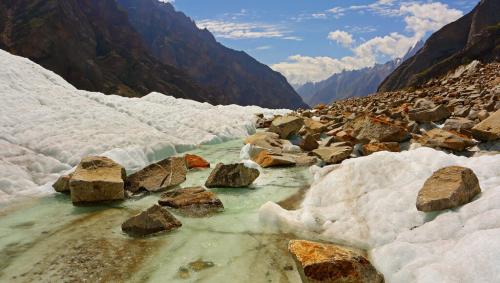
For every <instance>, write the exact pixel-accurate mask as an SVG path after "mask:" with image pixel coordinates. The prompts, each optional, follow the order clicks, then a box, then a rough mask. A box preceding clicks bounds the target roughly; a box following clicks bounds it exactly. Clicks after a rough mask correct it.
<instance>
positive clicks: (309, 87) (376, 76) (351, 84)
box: [297, 41, 423, 106]
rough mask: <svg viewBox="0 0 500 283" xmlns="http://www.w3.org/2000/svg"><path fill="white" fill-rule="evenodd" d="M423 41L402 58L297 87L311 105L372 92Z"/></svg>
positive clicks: (417, 48)
mask: <svg viewBox="0 0 500 283" xmlns="http://www.w3.org/2000/svg"><path fill="white" fill-rule="evenodd" d="M422 46H423V42H422V41H419V42H417V43H416V44H415V45H414V46H413V47H412V48H410V49H409V50H408V52H407V53H406V55H405V56H404V57H403V58H402V59H395V60H392V61H389V62H387V63H385V64H376V65H375V66H373V67H369V68H363V69H359V70H354V71H343V72H341V73H338V74H335V75H333V76H331V77H330V78H328V79H326V80H324V81H321V82H318V83H307V84H305V85H303V86H301V87H300V88H298V89H297V92H298V93H299V94H300V95H301V96H302V98H303V99H304V101H305V102H306V103H308V104H309V105H311V106H313V105H316V104H319V103H326V104H328V103H330V102H332V101H335V100H340V99H345V98H349V97H356V96H366V95H368V94H370V93H374V92H375V91H376V90H377V87H378V86H379V85H380V83H381V82H382V81H383V80H384V79H385V78H386V77H387V76H388V75H389V74H390V73H391V72H392V71H394V70H395V69H396V67H397V66H398V65H399V64H400V63H401V62H402V61H403V60H406V59H408V58H409V57H411V56H413V55H414V54H415V53H416V52H417V51H418V50H419V49H420V48H421V47H422Z"/></svg>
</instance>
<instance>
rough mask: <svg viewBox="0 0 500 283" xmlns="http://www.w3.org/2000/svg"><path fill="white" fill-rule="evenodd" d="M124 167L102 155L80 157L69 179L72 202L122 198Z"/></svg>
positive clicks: (123, 194) (123, 192)
mask: <svg viewBox="0 0 500 283" xmlns="http://www.w3.org/2000/svg"><path fill="white" fill-rule="evenodd" d="M125 176H126V173H125V168H123V167H122V166H121V165H120V164H118V163H116V162H114V161H113V160H111V159H109V158H107V157H102V156H89V157H85V158H83V159H82V161H81V162H80V164H79V165H78V166H77V167H76V169H75V172H73V175H72V176H71V179H70V180H69V188H70V191H71V201H72V202H73V203H74V204H79V203H94V202H101V201H114V200H123V199H124V198H125V191H124V181H123V180H124V178H125Z"/></svg>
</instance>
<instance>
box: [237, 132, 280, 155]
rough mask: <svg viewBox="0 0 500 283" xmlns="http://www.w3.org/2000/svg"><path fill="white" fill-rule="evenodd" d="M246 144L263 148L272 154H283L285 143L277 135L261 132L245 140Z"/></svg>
mask: <svg viewBox="0 0 500 283" xmlns="http://www.w3.org/2000/svg"><path fill="white" fill-rule="evenodd" d="M244 142H245V144H251V145H255V146H258V147H261V148H265V149H268V150H271V151H272V152H277V153H279V152H281V149H282V148H283V142H282V141H281V140H280V136H279V135H278V134H276V133H270V132H260V133H256V134H254V135H251V136H248V137H247V138H245V141H244Z"/></svg>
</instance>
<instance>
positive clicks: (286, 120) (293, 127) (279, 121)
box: [269, 115, 304, 139]
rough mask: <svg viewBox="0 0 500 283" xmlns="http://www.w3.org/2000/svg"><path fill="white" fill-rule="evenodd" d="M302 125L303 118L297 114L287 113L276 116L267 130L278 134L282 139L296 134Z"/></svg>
mask: <svg viewBox="0 0 500 283" xmlns="http://www.w3.org/2000/svg"><path fill="white" fill-rule="evenodd" d="M303 125H304V119H302V118H300V117H297V116H291V115H287V116H283V117H277V118H276V119H274V120H273V122H272V123H271V127H269V132H272V133H276V134H278V135H279V136H280V138H282V139H287V138H288V137H290V136H292V135H295V134H297V133H298V132H299V131H300V128H302V126H303Z"/></svg>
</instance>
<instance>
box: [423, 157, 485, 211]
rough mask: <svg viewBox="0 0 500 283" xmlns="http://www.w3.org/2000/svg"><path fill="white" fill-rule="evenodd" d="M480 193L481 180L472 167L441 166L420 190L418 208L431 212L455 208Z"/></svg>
mask: <svg viewBox="0 0 500 283" xmlns="http://www.w3.org/2000/svg"><path fill="white" fill-rule="evenodd" d="M479 193H481V188H480V187H479V180H478V179H477V177H476V174H474V172H473V171H472V170H471V169H469V168H464V167H460V166H450V167H445V168H441V169H439V170H438V171H436V172H434V174H432V176H431V177H429V179H427V181H425V183H424V186H423V187H422V189H421V190H420V191H419V192H418V197H417V209H418V210H420V211H425V212H431V211H438V210H443V209H449V208H455V207H458V206H461V205H464V204H466V203H469V202H470V201H472V199H473V198H474V197H475V196H476V195H478V194H479Z"/></svg>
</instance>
